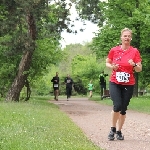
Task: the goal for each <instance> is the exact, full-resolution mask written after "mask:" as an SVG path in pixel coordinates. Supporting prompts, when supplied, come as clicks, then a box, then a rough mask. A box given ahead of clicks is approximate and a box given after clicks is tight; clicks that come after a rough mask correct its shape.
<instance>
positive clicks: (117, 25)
mask: <svg viewBox="0 0 150 150" xmlns="http://www.w3.org/2000/svg"><path fill="white" fill-rule="evenodd" d="M98 5H99V7H100V10H101V13H102V15H103V18H104V20H105V22H103V24H99V27H100V30H99V33H98V34H96V37H95V38H94V40H93V44H92V49H93V51H94V52H96V54H97V57H98V58H101V57H104V56H106V55H107V53H108V51H109V49H110V48H111V47H113V46H115V45H117V44H118V43H120V38H119V37H120V31H121V29H123V28H125V27H128V28H130V29H132V30H133V40H132V45H133V46H135V47H137V48H138V49H139V51H140V52H141V54H142V58H144V59H143V64H144V66H145V67H146V68H149V67H148V63H147V62H148V58H149V56H150V55H149V52H148V49H149V48H150V44H149V43H148V42H146V41H145V39H148V37H149V33H150V27H149V21H148V20H147V19H148V18H149V14H150V9H149V1H148V0H144V1H141V0H132V1H130V0H127V1H123V0H120V1H117V0H114V1H111V0H108V1H107V2H99V4H98ZM145 52H147V53H146V54H147V55H145V54H144V53H145ZM144 69H145V68H144ZM140 74H141V75H142V74H145V75H143V76H145V77H147V76H146V74H147V73H146V72H145V70H143V72H142V73H140ZM148 74H149V73H148ZM135 75H136V85H135V92H134V95H135V96H138V74H137V73H136V74H135ZM139 80H141V79H140V78H139ZM145 80H147V81H149V80H150V79H148V78H145Z"/></svg>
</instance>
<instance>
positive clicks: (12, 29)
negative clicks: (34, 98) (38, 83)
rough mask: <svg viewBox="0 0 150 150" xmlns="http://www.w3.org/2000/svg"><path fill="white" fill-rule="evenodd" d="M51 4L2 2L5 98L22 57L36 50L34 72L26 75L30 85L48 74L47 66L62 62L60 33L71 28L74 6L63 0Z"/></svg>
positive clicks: (41, 0)
mask: <svg viewBox="0 0 150 150" xmlns="http://www.w3.org/2000/svg"><path fill="white" fill-rule="evenodd" d="M49 2H50V1H49ZM49 2H48V0H27V1H22V0H12V1H11V2H6V1H5V0H3V1H2V5H1V6H0V12H1V13H0V18H1V20H2V21H1V29H0V35H1V37H0V43H1V44H0V54H1V61H0V64H3V68H2V70H1V71H0V78H1V87H0V88H1V90H2V91H1V92H2V93H3V95H2V94H1V96H5V94H6V91H8V88H9V86H10V85H11V83H12V82H13V80H14V78H15V77H16V74H17V72H18V70H19V64H20V62H21V58H22V56H23V55H24V54H25V52H26V51H30V52H31V51H33V50H35V52H34V54H33V60H32V64H31V66H30V69H29V70H28V69H27V70H25V71H24V72H23V74H27V75H28V80H29V82H30V84H31V81H32V80H33V79H34V80H35V79H38V78H39V77H40V76H41V75H43V73H45V72H46V68H47V66H49V65H50V64H56V63H57V62H58V61H59V60H60V57H61V51H60V48H59V40H60V39H61V37H60V34H61V32H62V31H63V30H64V29H68V26H67V23H66V20H67V21H68V22H69V17H68V16H69V9H70V7H68V4H66V3H65V1H63V0H60V1H57V3H49ZM31 14H32V19H33V20H35V23H36V28H34V30H35V34H33V32H32V31H31V30H30V29H29V28H28V26H29V24H28V22H29V20H28V17H29V15H31ZM33 20H32V21H33ZM29 33H31V35H32V37H34V38H33V39H32V38H31V37H30V34H29ZM34 40H35V41H34ZM33 43H36V44H33ZM31 45H32V46H31ZM27 63H28V64H29V65H30V63H29V62H27ZM24 65H25V64H24ZM2 79H3V81H2ZM18 91H20V90H18Z"/></svg>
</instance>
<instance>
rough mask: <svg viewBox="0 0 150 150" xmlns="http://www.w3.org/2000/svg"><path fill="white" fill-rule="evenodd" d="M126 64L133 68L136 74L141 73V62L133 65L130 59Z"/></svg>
mask: <svg viewBox="0 0 150 150" xmlns="http://www.w3.org/2000/svg"><path fill="white" fill-rule="evenodd" d="M128 62H129V64H130V65H131V66H133V68H134V70H135V71H136V72H141V71H142V64H141V62H138V63H135V62H134V61H133V60H132V59H130V60H129V61H128Z"/></svg>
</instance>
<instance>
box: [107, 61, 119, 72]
mask: <svg viewBox="0 0 150 150" xmlns="http://www.w3.org/2000/svg"><path fill="white" fill-rule="evenodd" d="M106 67H108V68H109V69H112V70H117V69H118V65H117V64H112V60H111V59H109V58H107V59H106Z"/></svg>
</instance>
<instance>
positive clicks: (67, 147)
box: [0, 97, 100, 150]
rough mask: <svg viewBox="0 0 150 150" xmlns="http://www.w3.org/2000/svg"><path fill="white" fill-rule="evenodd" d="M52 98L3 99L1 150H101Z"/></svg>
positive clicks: (0, 103)
mask: <svg viewBox="0 0 150 150" xmlns="http://www.w3.org/2000/svg"><path fill="white" fill-rule="evenodd" d="M48 99H49V98H48V97H35V98H32V99H31V100H30V101H29V102H19V103H13V102H12V103H5V102H2V101H0V118H1V121H0V149H1V150H100V148H99V147H97V146H95V145H94V144H93V143H92V142H91V141H89V140H88V139H87V138H86V136H85V135H84V133H83V132H82V131H81V130H80V128H79V127H77V126H76V125H75V124H74V123H73V122H72V121H71V119H69V118H68V116H67V115H66V114H65V113H63V112H61V111H60V110H59V109H58V107H57V106H55V105H54V104H51V103H48Z"/></svg>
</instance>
